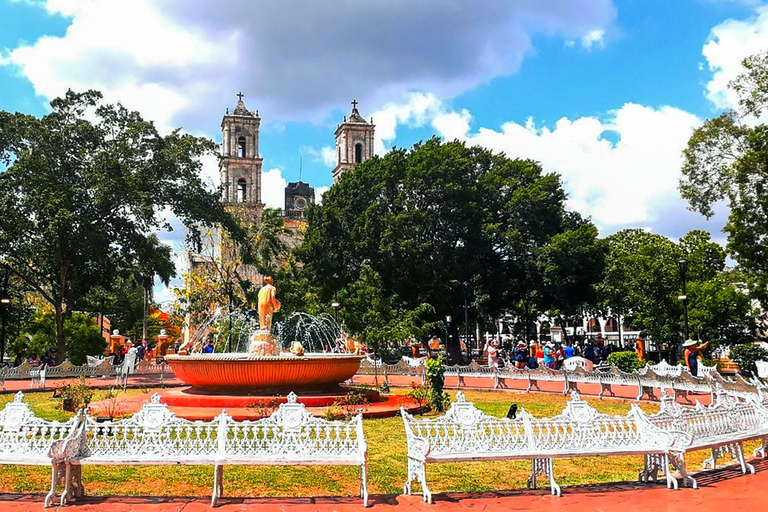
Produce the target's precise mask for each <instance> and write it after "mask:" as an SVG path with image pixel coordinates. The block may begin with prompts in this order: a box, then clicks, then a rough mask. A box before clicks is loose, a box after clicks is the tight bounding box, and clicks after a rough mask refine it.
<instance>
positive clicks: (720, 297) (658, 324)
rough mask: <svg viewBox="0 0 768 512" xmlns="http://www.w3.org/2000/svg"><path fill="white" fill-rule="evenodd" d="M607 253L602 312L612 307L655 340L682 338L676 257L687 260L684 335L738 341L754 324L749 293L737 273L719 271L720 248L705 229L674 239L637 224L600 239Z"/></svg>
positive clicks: (722, 258) (677, 340) (722, 264)
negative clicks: (686, 324)
mask: <svg viewBox="0 0 768 512" xmlns="http://www.w3.org/2000/svg"><path fill="white" fill-rule="evenodd" d="M606 242H607V243H608V247H609V252H608V257H607V260H606V270H605V276H604V278H603V281H602V283H601V284H600V286H599V288H600V292H601V295H602V297H603V298H604V303H603V307H604V308H605V309H604V311H605V312H606V314H611V313H615V311H617V309H618V308H621V311H622V312H623V314H624V315H625V318H626V322H625V323H629V324H632V325H633V326H635V327H637V328H638V329H640V330H641V331H644V332H645V333H646V334H648V335H649V336H650V337H651V338H653V339H654V340H655V341H656V342H657V344H660V343H664V342H666V343H672V344H679V343H680V342H682V341H683V340H682V333H683V305H682V302H681V301H680V300H679V296H680V294H681V293H682V283H681V279H680V270H679V266H678V261H679V260H680V259H681V258H685V259H686V261H687V262H688V264H687V272H686V274H687V281H688V285H687V296H688V316H689V327H690V335H691V336H692V337H694V338H696V337H699V338H701V339H704V340H711V341H713V342H717V343H724V344H735V343H740V342H742V341H743V340H744V339H745V336H748V335H749V333H750V332H751V331H752V330H753V329H754V325H753V324H754V322H753V321H752V311H751V306H750V301H749V297H748V296H747V295H746V294H745V293H744V292H743V290H742V289H741V288H742V287H740V285H739V281H738V275H732V274H731V273H728V272H725V271H724V268H725V252H724V251H723V249H722V248H721V247H720V246H719V245H718V244H717V243H715V242H713V241H712V240H711V238H710V235H709V233H707V232H705V231H700V230H693V231H691V232H689V233H687V234H686V235H685V236H683V237H682V238H681V239H680V241H679V243H678V244H675V243H674V242H673V241H671V240H669V239H668V238H665V237H663V236H661V235H657V234H653V233H648V232H645V231H643V230H640V229H628V230H624V231H619V232H618V233H615V234H613V235H611V236H609V237H607V238H606Z"/></svg>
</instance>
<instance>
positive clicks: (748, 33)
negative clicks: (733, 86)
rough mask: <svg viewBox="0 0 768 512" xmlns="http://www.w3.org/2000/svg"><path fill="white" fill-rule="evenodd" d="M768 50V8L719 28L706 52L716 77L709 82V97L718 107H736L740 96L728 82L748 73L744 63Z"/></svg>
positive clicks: (711, 36)
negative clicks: (732, 89)
mask: <svg viewBox="0 0 768 512" xmlns="http://www.w3.org/2000/svg"><path fill="white" fill-rule="evenodd" d="M766 48H768V6H763V7H759V8H757V9H756V10H755V14H754V15H753V16H751V17H749V18H747V19H745V20H733V19H731V20H727V21H724V22H722V23H720V24H719V25H717V26H715V27H714V28H713V29H712V31H711V33H710V35H709V40H708V41H707V43H706V44H705V45H704V48H703V49H702V54H703V55H704V57H705V58H706V59H707V63H708V65H709V70H710V71H711V72H712V78H711V80H710V81H709V82H708V83H707V92H706V96H707V98H708V99H709V100H710V101H712V102H713V103H714V104H715V106H716V107H717V108H720V109H726V108H734V107H736V106H737V105H738V97H737V95H736V94H735V93H734V92H733V91H731V90H729V89H728V83H729V82H730V81H731V80H733V79H735V78H736V77H737V76H738V75H740V74H741V73H743V72H744V68H743V67H742V66H741V61H742V60H743V59H744V58H745V57H748V56H750V55H754V54H757V53H761V52H764V51H765V50H766Z"/></svg>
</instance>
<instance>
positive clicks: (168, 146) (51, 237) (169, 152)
mask: <svg viewBox="0 0 768 512" xmlns="http://www.w3.org/2000/svg"><path fill="white" fill-rule="evenodd" d="M214 149H215V145H214V143H213V142H211V141H209V140H206V139H202V138H198V137H193V136H191V135H183V134H181V133H180V132H179V130H176V131H174V132H173V133H171V134H169V135H167V136H161V135H160V134H159V133H158V132H157V130H156V129H155V127H154V125H153V124H152V123H151V122H148V121H145V120H144V119H142V118H141V116H140V115H139V114H138V113H136V112H130V111H128V110H127V109H125V108H124V107H122V106H121V105H119V104H118V105H107V104H102V103H101V94H100V93H98V92H95V91H88V92H85V93H79V94H78V93H74V92H72V91H69V92H67V94H66V95H65V96H64V97H63V98H57V99H55V100H53V101H52V102H51V113H50V114H48V115H45V116H43V117H42V118H40V119H38V118H35V117H32V116H29V115H25V114H21V113H15V114H14V113H10V112H0V155H2V157H1V158H2V161H3V162H4V163H5V165H6V166H7V169H6V171H5V172H3V173H2V175H0V259H4V260H5V261H7V262H8V264H9V265H10V267H11V269H12V272H13V273H14V274H15V275H17V276H18V277H19V278H20V279H22V280H23V281H24V282H25V283H26V284H27V285H28V286H30V287H31V288H33V289H34V290H35V291H36V292H37V293H38V294H40V296H41V297H43V298H44V300H46V301H47V302H48V303H49V304H50V305H51V307H52V308H53V310H54V313H55V323H56V345H57V347H58V357H59V358H63V357H65V355H66V353H67V350H68V348H69V347H68V345H67V342H66V333H65V330H64V323H65V320H66V318H67V317H69V316H70V315H71V314H72V306H73V304H74V303H75V301H76V299H77V298H78V297H80V296H82V295H84V294H86V293H87V292H88V291H89V290H90V289H91V288H92V287H94V286H98V285H101V286H104V287H108V285H109V283H110V282H111V280H112V279H113V278H114V276H115V275H116V274H118V273H119V272H120V271H121V269H126V268H140V267H141V266H142V264H145V263H147V261H146V259H145V258H146V256H147V255H148V254H151V253H152V248H153V242H152V239H151V237H150V236H149V235H150V233H152V232H153V231H156V230H157V229H158V228H160V227H168V226H167V223H166V222H164V221H163V220H162V217H161V216H160V213H161V211H162V210H163V209H168V210H170V211H171V212H173V213H174V214H175V215H176V216H177V217H178V218H180V219H181V220H182V222H184V223H185V224H186V225H187V226H188V227H190V230H189V234H190V237H192V238H193V239H195V238H197V235H198V233H199V232H200V227H201V225H202V224H212V223H216V222H221V223H224V224H225V225H226V226H228V227H229V228H231V229H232V230H235V229H236V227H235V226H234V225H233V223H232V222H231V217H230V216H229V215H228V214H227V213H226V212H225V210H224V209H223V206H222V205H221V204H220V202H219V200H218V194H217V193H216V191H211V190H208V189H207V188H206V187H205V186H204V184H203V182H202V181H201V179H200V168H201V163H200V157H201V156H203V155H205V154H208V153H210V152H212V151H214Z"/></svg>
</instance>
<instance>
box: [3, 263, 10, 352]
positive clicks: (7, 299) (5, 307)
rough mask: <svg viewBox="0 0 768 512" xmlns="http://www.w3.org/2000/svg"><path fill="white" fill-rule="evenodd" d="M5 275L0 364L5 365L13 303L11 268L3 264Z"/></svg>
mask: <svg viewBox="0 0 768 512" xmlns="http://www.w3.org/2000/svg"><path fill="white" fill-rule="evenodd" d="M3 267H4V269H5V276H4V277H3V295H2V296H0V309H2V312H3V319H2V324H3V325H2V331H0V366H3V364H4V362H5V359H4V356H5V330H6V326H7V323H8V307H9V306H10V305H11V298H10V297H9V296H8V278H9V276H10V269H9V268H8V265H3Z"/></svg>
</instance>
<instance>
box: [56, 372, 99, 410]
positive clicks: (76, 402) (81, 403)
mask: <svg viewBox="0 0 768 512" xmlns="http://www.w3.org/2000/svg"><path fill="white" fill-rule="evenodd" d="M55 396H59V397H60V398H61V402H62V403H61V406H62V409H64V410H65V411H67V410H69V411H77V410H78V409H80V408H81V407H87V406H88V404H90V403H91V398H93V390H92V389H91V388H90V387H89V386H88V384H86V383H85V377H80V378H79V379H78V380H77V381H69V382H66V383H64V385H63V386H61V387H60V388H58V389H57V392H56V393H55Z"/></svg>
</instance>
